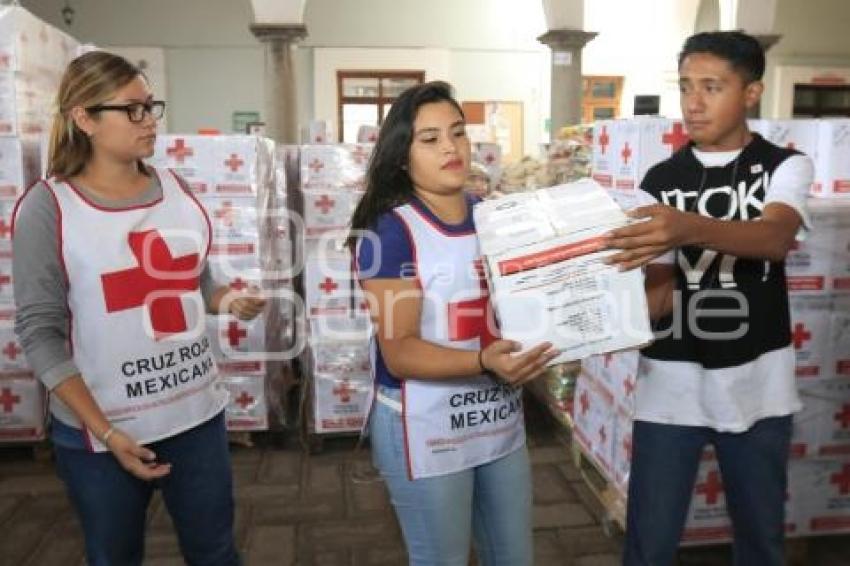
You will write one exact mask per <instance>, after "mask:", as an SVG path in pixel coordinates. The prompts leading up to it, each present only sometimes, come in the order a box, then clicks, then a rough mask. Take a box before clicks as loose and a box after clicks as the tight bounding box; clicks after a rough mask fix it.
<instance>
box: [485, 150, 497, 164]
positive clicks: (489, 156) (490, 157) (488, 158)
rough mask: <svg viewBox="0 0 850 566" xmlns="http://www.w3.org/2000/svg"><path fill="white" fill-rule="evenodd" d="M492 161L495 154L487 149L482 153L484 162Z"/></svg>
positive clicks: (489, 162)
mask: <svg viewBox="0 0 850 566" xmlns="http://www.w3.org/2000/svg"><path fill="white" fill-rule="evenodd" d="M494 161H496V156H495V155H494V154H493V152H492V151H488V152H487V153H485V154H484V163H486V164H487V165H492V164H493V162H494Z"/></svg>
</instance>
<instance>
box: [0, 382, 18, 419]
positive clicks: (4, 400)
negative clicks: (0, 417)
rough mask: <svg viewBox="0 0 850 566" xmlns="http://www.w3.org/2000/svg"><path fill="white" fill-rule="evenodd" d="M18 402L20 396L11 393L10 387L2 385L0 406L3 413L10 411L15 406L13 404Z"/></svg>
mask: <svg viewBox="0 0 850 566" xmlns="http://www.w3.org/2000/svg"><path fill="white" fill-rule="evenodd" d="M20 402H21V396H20V395H15V394H14V393H12V390H11V389H10V388H8V387H4V388H3V389H2V391H0V406H2V407H3V412H4V413H11V412H12V409H14V408H15V405H17V404H18V403H20Z"/></svg>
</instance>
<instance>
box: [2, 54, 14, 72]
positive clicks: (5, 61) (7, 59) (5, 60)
mask: <svg viewBox="0 0 850 566" xmlns="http://www.w3.org/2000/svg"><path fill="white" fill-rule="evenodd" d="M11 66H12V57H11V56H10V55H9V54H8V53H0V67H2V68H4V69H5V68H6V67H11Z"/></svg>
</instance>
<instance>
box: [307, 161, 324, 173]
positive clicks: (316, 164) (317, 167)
mask: <svg viewBox="0 0 850 566" xmlns="http://www.w3.org/2000/svg"><path fill="white" fill-rule="evenodd" d="M308 167H309V168H310V169H312V170H313V173H315V174H316V175H318V174H319V172H320V171H321V170H322V169H324V168H325V164H324V163H322V161H321V160H320V159H318V158H314V159H313V161H311V162H310V165H308Z"/></svg>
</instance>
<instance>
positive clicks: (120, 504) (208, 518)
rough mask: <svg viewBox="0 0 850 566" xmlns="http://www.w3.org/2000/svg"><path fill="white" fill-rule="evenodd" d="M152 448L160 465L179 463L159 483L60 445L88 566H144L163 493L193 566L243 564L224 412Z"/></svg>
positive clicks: (102, 456) (59, 460)
mask: <svg viewBox="0 0 850 566" xmlns="http://www.w3.org/2000/svg"><path fill="white" fill-rule="evenodd" d="M148 447H149V448H150V449H151V450H153V451H154V453H155V454H156V456H157V460H158V461H160V462H164V463H165V462H167V463H170V464H171V465H172V467H171V473H169V474H168V475H167V476H165V477H164V478H162V479H160V480H156V481H154V482H146V481H143V480H140V479H138V478H136V477H135V476H132V475H130V474H129V473H128V472H126V471H125V470H124V468H122V467H121V465H120V464H119V463H118V460H116V459H115V457H114V456H113V455H112V454H111V453H109V452H105V453H93V452H89V451H87V450H77V449H73V448H67V447H63V446H59V445H57V446H55V450H56V465H57V469H58V471H59V475H60V477H61V478H62V480H63V481H64V482H65V486H66V488H67V490H68V495H69V497H70V499H71V503H72V504H73V506H74V508H75V509H76V511H77V514H78V516H79V517H80V522H81V523H82V526H83V533H84V535H85V540H86V556H87V559H88V563H89V564H90V565H93V566H107V565H109V566H118V565H120V566H125V565H135V564H141V563H142V559H143V556H144V534H145V515H146V511H147V508H148V503H149V502H150V499H151V496H152V495H153V491H154V489H156V488H159V489H161V490H162V495H163V499H164V501H165V505H166V508H167V509H168V512H169V514H170V515H171V518H172V519H173V521H174V527H175V529H176V531H177V538H178V540H179V542H180V550H181V552H182V553H183V558H184V559H185V560H186V563H187V564H190V565H196V564H197V565H203V566H214V565H222V566H224V565H227V566H231V565H235V564H239V557H238V554H237V552H236V545H235V543H234V540H233V481H232V476H231V471H230V454H229V452H228V446H227V434H226V431H225V426H224V414H223V413H221V414H219V415H218V416H216V417H214V418H212V419H210V420H209V421H207V422H206V423H203V424H201V425H198V426H196V427H195V428H192V429H190V430H188V431H186V432H183V433H181V434H178V435H177V436H173V437H171V438H167V439H165V440H161V441H159V442H154V443H152V444H149V445H148Z"/></svg>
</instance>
